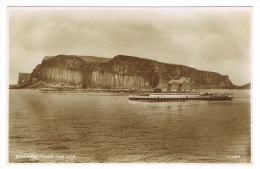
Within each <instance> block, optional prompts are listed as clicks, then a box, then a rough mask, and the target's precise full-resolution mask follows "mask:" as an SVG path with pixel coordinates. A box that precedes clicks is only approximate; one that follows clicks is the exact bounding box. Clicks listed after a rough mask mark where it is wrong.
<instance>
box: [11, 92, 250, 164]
mask: <svg viewBox="0 0 260 169" xmlns="http://www.w3.org/2000/svg"><path fill="white" fill-rule="evenodd" d="M210 92H228V93H229V92H231V93H234V95H235V97H234V99H233V100H232V101H210V102H208V101H197V100H196V101H188V102H135V101H130V100H128V96H112V95H111V94H105V93H104V94H102V93H99V94H95V93H72V92H59V93H58V92H49V93H44V92H41V91H37V90H10V94H9V98H10V101H9V103H10V104H9V105H10V106H9V162H11V163H13V162H32V163H33V162H43V163H44V162H59V163H63V162H68V163H77V162H79V163H99V162H106V163H110V162H130V163H131V162H165V163H169V162H170V163H179V162H184V163H211V162H213V163H241V162H242V163H250V162H251V144H250V142H251V139H250V123H251V121H250V91H249V90H214V91H210ZM17 155H35V156H41V155H42V156H44V155H53V156H55V155H60V156H62V155H64V156H72V157H73V158H20V159H19V158H17ZM74 157H75V158H74ZM235 157H236V158H235Z"/></svg>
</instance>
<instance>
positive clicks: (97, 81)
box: [31, 55, 233, 88]
mask: <svg viewBox="0 0 260 169" xmlns="http://www.w3.org/2000/svg"><path fill="white" fill-rule="evenodd" d="M33 79H34V80H43V81H47V82H55V83H68V84H71V85H75V86H78V87H79V88H151V87H156V86H159V87H161V88H166V87H167V85H168V83H169V82H172V83H173V85H177V84H178V83H179V82H182V83H186V84H187V85H191V86H200V85H206V86H216V85H217V86H224V87H225V86H226V87H230V86H233V84H232V83H231V81H230V80H229V78H228V76H223V75H221V74H219V73H215V72H208V71H201V70H197V69H194V68H191V67H187V66H184V65H175V64H166V63H161V62H158V61H154V60H149V59H143V58H138V57H133V56H124V55H118V56H116V57H114V58H113V59H108V58H97V57H93V56H91V57H84V56H73V55H70V56H65V55H58V56H53V57H45V58H44V59H43V61H42V63H41V64H40V65H38V66H37V67H36V68H35V69H34V71H33V73H32V76H31V81H32V80H33Z"/></svg>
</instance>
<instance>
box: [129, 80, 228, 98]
mask: <svg viewBox="0 0 260 169" xmlns="http://www.w3.org/2000/svg"><path fill="white" fill-rule="evenodd" d="M169 84H170V83H169ZM169 86H171V85H168V89H167V91H166V92H162V90H161V89H154V91H153V92H151V93H149V94H140V95H129V100H138V101H186V100H205V101H230V100H232V99H233V93H219V92H210V93H209V92H206V93H203V94H201V93H200V92H199V91H195V92H192V91H186V90H185V91H183V90H182V83H179V86H178V89H177V91H174V92H172V91H169V88H170V87H169Z"/></svg>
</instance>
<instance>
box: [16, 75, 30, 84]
mask: <svg viewBox="0 0 260 169" xmlns="http://www.w3.org/2000/svg"><path fill="white" fill-rule="evenodd" d="M30 78H31V74H30V73H19V77H18V84H19V85H24V84H28V83H30Z"/></svg>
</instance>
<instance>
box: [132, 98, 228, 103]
mask: <svg viewBox="0 0 260 169" xmlns="http://www.w3.org/2000/svg"><path fill="white" fill-rule="evenodd" d="M232 99H233V97H212V98H206V97H205V98H204V97H200V98H154V97H153V98H150V97H142V98H140V97H129V100H136V101H156V102H162V101H189V100H205V101H230V100H232Z"/></svg>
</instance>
